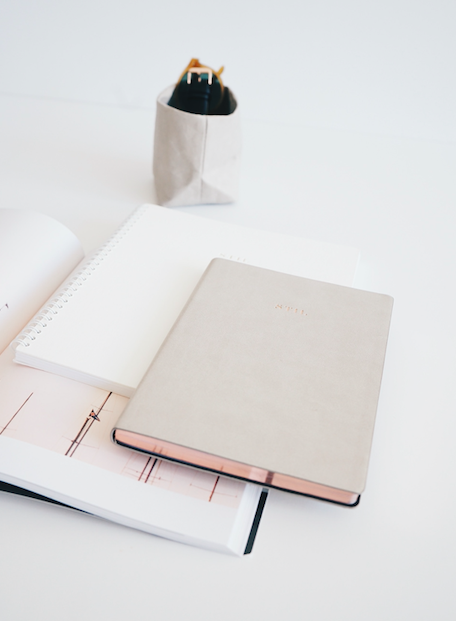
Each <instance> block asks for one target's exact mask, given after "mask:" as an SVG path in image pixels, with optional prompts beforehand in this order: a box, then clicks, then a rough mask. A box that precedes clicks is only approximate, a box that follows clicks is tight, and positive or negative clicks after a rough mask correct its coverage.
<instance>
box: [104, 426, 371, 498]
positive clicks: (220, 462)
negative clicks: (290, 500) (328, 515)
mask: <svg viewBox="0 0 456 621" xmlns="http://www.w3.org/2000/svg"><path fill="white" fill-rule="evenodd" d="M113 438H114V440H115V441H116V442H118V443H120V444H123V445H125V446H127V447H130V448H133V449H138V450H140V451H145V452H147V453H155V454H158V455H162V456H163V457H168V458H170V459H175V460H177V461H183V462H186V463H188V464H193V465H195V466H199V467H201V468H208V469H210V470H216V471H217V472H220V473H222V474H227V475H232V476H235V477H241V478H243V479H247V480H248V481H252V482H254V483H263V484H264V485H270V486H272V487H278V488H281V489H284V490H289V491H292V492H298V493H300V494H307V495H309V496H316V497H317V498H324V499H326V500H331V501H333V502H338V503H342V504H344V505H354V504H356V503H357V501H358V499H359V494H354V493H353V492H347V491H345V490H341V489H337V488H335V487H329V486H328V485H322V484H320V483H312V482H311V481H306V480H304V479H299V478H297V477H292V476H290V475H287V474H279V473H277V472H270V471H269V470H264V469H263V468H254V467H253V466H249V465H247V464H243V463H241V462H237V461H234V460H231V459H226V458H223V457H216V456H215V455H211V454H209V453H204V452H203V451H198V450H196V449H191V448H186V447H184V446H179V445H178V444H173V443H171V442H166V441H165V440H158V439H157V438H150V437H148V436H143V435H141V434H139V433H134V432H132V431H125V430H123V429H115V430H114V432H113Z"/></svg>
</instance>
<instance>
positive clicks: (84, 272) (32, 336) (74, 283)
mask: <svg viewBox="0 0 456 621" xmlns="http://www.w3.org/2000/svg"><path fill="white" fill-rule="evenodd" d="M146 210H147V207H146V206H145V205H143V206H142V207H138V209H136V210H135V211H134V212H133V213H132V214H131V216H130V217H129V218H127V220H125V222H124V223H123V224H122V225H121V226H120V228H118V229H117V231H116V232H115V233H114V234H113V235H112V236H111V237H110V238H109V239H108V240H107V241H106V242H105V243H104V244H103V245H102V246H101V247H100V248H99V249H98V250H97V252H96V253H95V254H94V255H93V256H92V257H91V258H90V259H89V260H88V261H87V262H86V263H84V265H83V266H82V267H81V269H80V270H79V271H78V272H77V273H76V274H75V275H74V276H73V277H72V278H71V279H70V280H69V281H68V282H67V283H65V285H64V286H63V288H62V289H61V290H60V291H59V292H58V293H57V295H55V296H54V297H53V298H51V299H50V300H49V301H48V302H47V304H46V306H44V307H43V308H42V309H41V310H40V311H39V312H38V313H37V314H36V315H35V317H34V318H33V319H32V320H31V321H30V323H29V324H28V325H27V326H26V327H25V328H24V330H23V331H22V332H21V333H20V334H18V336H17V337H16V338H15V339H14V341H13V342H12V343H11V345H12V346H13V347H14V349H16V347H18V346H19V345H23V346H24V347H30V345H31V344H32V342H33V341H34V340H36V338H37V337H38V335H40V334H41V333H42V331H43V330H45V329H46V328H47V327H48V325H49V323H50V322H51V321H52V320H53V318H54V317H55V315H58V313H59V312H60V311H61V310H62V309H63V308H65V305H66V304H68V302H69V301H70V299H71V298H72V297H73V296H74V295H77V294H78V292H79V291H80V289H81V287H83V286H84V283H85V282H86V281H87V280H88V279H89V278H90V277H91V276H92V274H93V272H95V271H96V269H97V267H98V266H99V265H101V263H103V261H104V260H105V259H106V257H107V256H109V253H110V252H112V250H113V249H114V248H115V247H116V246H117V245H118V244H119V243H120V241H121V240H122V239H123V238H124V237H125V236H126V235H127V234H128V233H129V231H130V230H131V229H132V228H133V226H134V225H135V224H136V222H137V221H138V220H139V219H140V218H141V216H142V215H143V213H144V212H145V211H146Z"/></svg>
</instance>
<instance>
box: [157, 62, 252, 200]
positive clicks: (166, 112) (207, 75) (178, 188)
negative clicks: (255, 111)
mask: <svg viewBox="0 0 456 621" xmlns="http://www.w3.org/2000/svg"><path fill="white" fill-rule="evenodd" d="M222 71H223V67H222V69H221V70H219V71H218V72H215V71H213V70H212V69H209V68H208V67H206V66H203V65H201V64H200V63H199V62H198V60H196V59H192V60H191V61H190V63H189V65H188V66H187V68H186V69H185V70H184V72H183V74H182V75H181V77H180V78H179V80H178V82H177V85H175V86H170V87H168V88H167V89H165V90H164V91H163V92H162V93H160V95H159V96H158V98H157V114H156V119H155V137H154V160H153V172H154V178H155V188H156V193H157V201H158V203H159V204H160V205H164V206H167V207H175V206H179V205H198V204H208V203H230V202H233V201H234V200H236V198H237V196H238V185H239V163H240V154H241V128H240V118H239V106H238V103H237V101H236V98H235V96H234V95H233V93H232V91H231V90H230V89H228V87H224V86H223V84H222V81H221V78H220V73H221V72H222ZM188 110H190V111H188Z"/></svg>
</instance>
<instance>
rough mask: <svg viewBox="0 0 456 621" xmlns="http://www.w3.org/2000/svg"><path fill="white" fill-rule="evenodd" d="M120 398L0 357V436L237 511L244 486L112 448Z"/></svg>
mask: <svg viewBox="0 0 456 621" xmlns="http://www.w3.org/2000/svg"><path fill="white" fill-rule="evenodd" d="M127 403H128V399H127V398H126V397H122V396H120V395H117V394H115V393H112V392H108V391H106V390H102V389H100V388H95V387H93V386H89V385H86V384H81V383H79V382H76V381H74V380H70V379H67V378H64V377H60V376H58V375H53V374H51V373H46V372H44V371H39V370H37V369H32V368H30V367H26V366H22V365H18V364H15V363H13V362H12V359H11V353H10V352H9V351H5V352H4V353H3V354H2V355H1V356H0V435H3V436H6V437H10V438H14V439H16V440H21V441H23V442H28V443H30V444H34V445H36V446H40V447H42V448H45V449H48V450H51V451H55V452H57V453H60V454H61V455H65V456H66V457H67V458H68V459H75V460H78V461H82V462H85V463H88V464H91V465H92V466H93V467H97V468H103V469H105V470H109V471H111V472H114V473H116V474H118V475H119V476H122V477H128V478H130V479H133V480H135V481H136V482H137V483H138V485H152V486H156V487H160V488H161V489H165V490H168V491H169V492H170V493H177V494H184V495H187V496H192V497H194V498H197V499H200V500H201V501H204V502H211V503H216V504H223V505H225V506H231V507H237V506H238V505H239V502H240V499H241V497H242V492H243V489H244V487H245V483H243V482H240V481H236V480H234V479H228V478H224V477H219V476H217V475H216V474H212V473H210V472H206V471H200V470H196V469H194V468H190V467H186V466H181V465H179V464H176V463H174V462H168V461H165V460H162V459H159V458H156V457H154V456H151V455H147V454H144V453H138V452H136V451H132V450H130V449H127V448H124V447H120V446H118V445H115V444H114V443H113V442H112V441H111V438H110V434H111V430H112V427H113V426H114V424H115V423H116V421H117V420H118V418H119V416H120V414H121V413H122V411H123V409H124V408H125V406H126V404H127Z"/></svg>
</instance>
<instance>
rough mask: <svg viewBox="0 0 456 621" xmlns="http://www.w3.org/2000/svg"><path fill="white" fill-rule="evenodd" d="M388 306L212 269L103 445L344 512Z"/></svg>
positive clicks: (359, 459)
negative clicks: (321, 502)
mask: <svg viewBox="0 0 456 621" xmlns="http://www.w3.org/2000/svg"><path fill="white" fill-rule="evenodd" d="M392 305H393V300H392V298H391V297H389V296H386V295H381V294H377V293H370V292H366V291H360V290H357V289H352V288H350V287H343V286H340V285H334V284H329V283H325V282H320V281H316V280H309V279H306V278H301V277H298V276H290V275H287V274H283V273H279V272H274V271H271V270H266V269H262V268H257V267H252V266H249V265H245V264H240V263H236V262H234V261H228V260H224V259H214V260H213V261H212V262H211V263H210V265H209V267H208V268H207V270H206V271H205V273H204V275H203V276H202V278H201V280H200V281H199V283H198V285H197V287H196V289H195V290H194V292H193V294H192V296H191V298H190V299H189V301H188V303H187V305H186V306H185V307H184V309H183V311H182V312H181V314H180V316H179V318H178V319H177V321H176V323H175V324H174V326H173V328H172V330H171V331H170V333H169V334H168V336H167V338H166V339H165V341H164V343H163V345H162V346H161V348H160V350H159V352H158V353H157V355H156V357H155V359H154V361H153V363H152V365H151V366H150V368H149V370H148V371H147V373H146V375H145V377H144V379H143V380H142V382H141V384H140V385H139V387H138V389H137V391H136V393H135V395H134V396H133V398H132V399H131V400H130V403H129V404H128V406H127V408H126V410H125V411H124V413H123V414H122V416H121V417H120V419H119V421H118V423H117V425H116V427H115V428H114V430H113V439H114V441H116V442H117V443H119V444H122V445H124V446H129V447H131V448H135V449H137V450H141V451H145V452H148V453H152V454H158V455H160V456H161V457H164V458H168V459H172V460H177V461H181V462H184V463H186V464H190V465H193V466H196V467H200V468H205V469H209V470H212V471H215V472H218V473H220V474H225V475H230V476H235V477H238V478H242V479H246V480H249V481H253V482H257V483H260V484H263V485H268V486H271V487H277V488H280V489H285V490H290V491H294V492H298V493H302V494H306V495H310V496H316V497H319V498H323V499H326V500H331V501H333V502H338V503H342V504H346V505H355V504H357V502H358V500H359V496H360V494H361V493H362V491H363V490H364V486H365V482H366V476H367V469H368V463H369V455H370V450H371V443H372V434H373V430H374V422H375V415H376V410H377V403H378V397H379V391H380V384H381V377H382V370H383V364H384V358H385V351H386V343H387V337H388V330H389V324H390V318H391V311H392Z"/></svg>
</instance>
